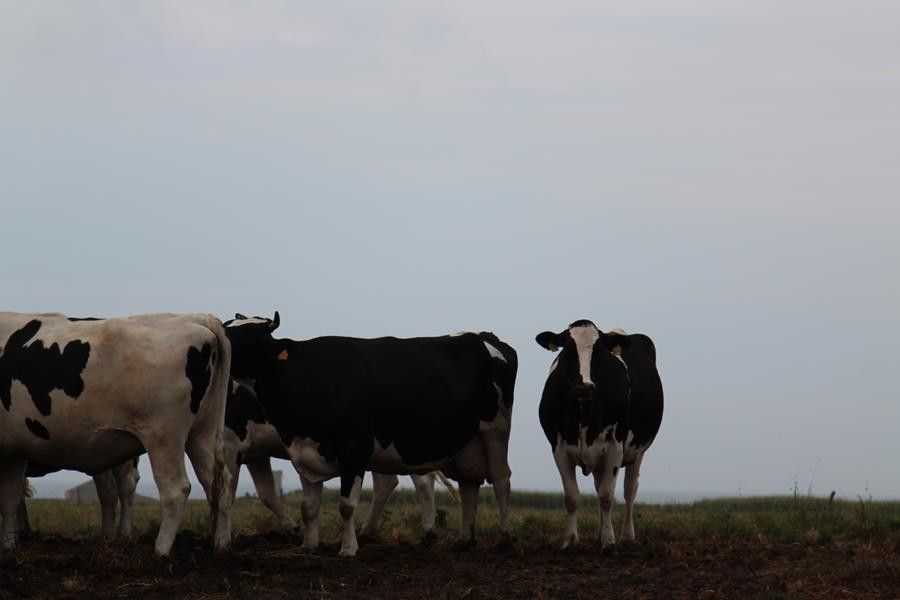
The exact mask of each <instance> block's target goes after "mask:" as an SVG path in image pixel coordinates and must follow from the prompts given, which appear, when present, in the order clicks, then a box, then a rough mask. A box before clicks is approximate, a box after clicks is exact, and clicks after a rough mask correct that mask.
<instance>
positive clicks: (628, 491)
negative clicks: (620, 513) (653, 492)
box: [622, 452, 644, 542]
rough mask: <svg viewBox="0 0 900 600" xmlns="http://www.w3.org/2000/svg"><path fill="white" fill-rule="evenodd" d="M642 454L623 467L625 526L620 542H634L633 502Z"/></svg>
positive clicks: (635, 495)
mask: <svg viewBox="0 0 900 600" xmlns="http://www.w3.org/2000/svg"><path fill="white" fill-rule="evenodd" d="M643 460H644V453H643V452H641V453H640V454H638V455H637V458H635V460H634V462H633V463H631V464H630V465H628V466H627V467H625V524H624V526H623V527H622V540H623V541H629V542H630V541H634V500H635V498H637V493H638V478H639V477H640V475H641V461H643Z"/></svg>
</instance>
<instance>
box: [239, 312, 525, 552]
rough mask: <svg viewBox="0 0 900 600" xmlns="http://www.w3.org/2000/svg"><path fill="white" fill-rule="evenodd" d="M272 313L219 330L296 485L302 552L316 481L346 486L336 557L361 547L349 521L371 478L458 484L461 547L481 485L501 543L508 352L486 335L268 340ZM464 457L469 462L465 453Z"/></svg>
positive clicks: (310, 538)
mask: <svg viewBox="0 0 900 600" xmlns="http://www.w3.org/2000/svg"><path fill="white" fill-rule="evenodd" d="M278 324H279V317H278V313H277V312H276V313H275V318H274V319H267V318H262V317H253V318H247V317H244V316H242V315H236V318H235V319H234V320H232V321H228V322H226V324H225V325H226V327H225V330H226V333H227V335H228V338H229V340H231V344H232V352H233V362H232V375H233V376H234V377H235V378H236V379H237V380H239V381H244V380H252V381H253V382H254V387H255V389H256V392H257V395H258V397H259V400H260V402H261V404H262V406H263V408H264V410H265V416H266V418H267V419H268V420H269V422H270V423H271V424H272V425H274V427H275V428H276V430H277V432H278V435H279V436H280V438H281V441H282V443H283V444H284V446H285V447H286V448H287V451H288V456H289V458H290V460H291V462H292V463H293V465H294V467H295V469H296V470H297V472H298V474H299V475H300V481H301V484H302V485H303V510H302V515H301V516H302V517H303V520H304V524H305V525H306V529H305V532H304V546H305V547H308V548H314V547H316V546H318V544H319V526H318V515H319V508H320V503H321V490H322V482H323V481H325V480H327V479H331V478H333V477H340V480H341V505H340V513H341V517H342V518H343V520H344V534H343V537H342V541H341V551H340V554H341V555H342V556H353V555H355V554H356V552H357V549H358V543H357V539H356V532H355V529H354V526H353V514H354V511H355V509H356V506H357V504H358V502H359V492H360V486H361V483H362V478H363V476H364V474H365V472H366V471H367V470H370V471H373V472H376V473H383V474H423V475H424V474H427V473H430V472H432V471H435V470H444V471H445V472H446V473H447V474H448V475H450V476H451V477H453V478H456V479H457V481H459V483H460V495H461V496H462V505H463V519H462V531H461V540H469V539H470V538H471V536H472V533H473V531H474V518H475V507H476V506H477V500H478V487H479V486H480V484H481V483H482V482H483V481H484V480H485V479H487V480H488V481H490V482H492V483H493V485H494V491H495V494H496V495H497V498H498V504H499V505H500V510H501V529H502V530H503V532H504V534H506V535H508V522H507V513H508V507H509V477H510V470H509V464H508V461H507V451H508V444H509V424H510V421H511V412H512V400H513V394H512V391H513V390H512V388H513V385H514V382H515V352H514V351H513V350H512V348H510V347H509V346H507V345H506V344H503V343H502V342H500V341H499V340H498V339H497V338H496V336H493V334H487V333H484V334H474V333H464V334H459V335H455V336H443V337H434V338H409V339H399V338H393V337H386V338H377V339H360V338H349V337H321V338H315V339H311V340H307V341H294V340H290V339H275V338H273V337H272V332H273V331H274V330H275V329H276V328H277V327H278ZM464 455H465V456H464Z"/></svg>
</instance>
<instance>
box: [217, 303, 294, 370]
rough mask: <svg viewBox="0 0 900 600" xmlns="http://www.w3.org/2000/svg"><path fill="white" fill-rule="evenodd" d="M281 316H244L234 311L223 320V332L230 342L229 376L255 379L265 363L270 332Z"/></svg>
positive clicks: (276, 325) (270, 336)
mask: <svg viewBox="0 0 900 600" xmlns="http://www.w3.org/2000/svg"><path fill="white" fill-rule="evenodd" d="M280 322H281V318H280V317H279V315H278V311H277V310H276V311H275V317H274V318H272V319H268V318H266V317H245V316H244V315H242V314H241V313H236V314H235V315H234V318H233V319H231V320H230V321H225V323H224V325H225V334H226V335H227V336H228V341H229V342H231V376H232V377H234V378H236V379H251V380H255V379H256V378H257V377H258V376H259V373H260V372H261V371H262V369H263V367H264V365H265V358H266V351H267V349H268V348H269V345H270V344H271V342H272V332H273V331H275V330H276V329H277V328H278V325H279V323H280Z"/></svg>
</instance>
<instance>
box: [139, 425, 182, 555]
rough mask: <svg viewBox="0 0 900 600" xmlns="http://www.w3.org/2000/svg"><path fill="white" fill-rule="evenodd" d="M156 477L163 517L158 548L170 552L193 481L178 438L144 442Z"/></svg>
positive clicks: (165, 552) (161, 551)
mask: <svg viewBox="0 0 900 600" xmlns="http://www.w3.org/2000/svg"><path fill="white" fill-rule="evenodd" d="M144 447H145V448H146V449H147V456H148V457H149V458H150V469H151V470H152V471H153V480H154V481H155V482H156V487H157V488H158V489H159V504H160V509H161V513H162V514H161V517H160V523H159V534H158V535H157V536H156V552H157V554H159V555H161V556H167V555H168V554H169V552H170V551H171V550H172V543H173V542H174V541H175V534H176V533H178V528H179V527H180V526H181V518H182V517H183V516H184V506H185V504H186V503H187V497H188V494H189V493H190V491H191V482H190V481H189V480H188V477H187V472H186V471H185V469H184V445H183V444H181V443H178V441H176V440H171V439H170V440H162V441H161V442H158V443H157V444H148V443H146V442H144Z"/></svg>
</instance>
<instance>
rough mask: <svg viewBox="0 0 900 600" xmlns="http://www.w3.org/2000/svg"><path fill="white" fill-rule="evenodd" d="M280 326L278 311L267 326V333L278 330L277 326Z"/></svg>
mask: <svg viewBox="0 0 900 600" xmlns="http://www.w3.org/2000/svg"><path fill="white" fill-rule="evenodd" d="M280 324H281V316H280V315H279V314H278V311H277V310H276V311H275V318H274V319H272V324H271V325H269V331H275V330H276V329H278V325H280Z"/></svg>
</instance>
